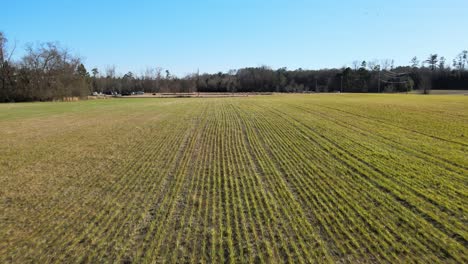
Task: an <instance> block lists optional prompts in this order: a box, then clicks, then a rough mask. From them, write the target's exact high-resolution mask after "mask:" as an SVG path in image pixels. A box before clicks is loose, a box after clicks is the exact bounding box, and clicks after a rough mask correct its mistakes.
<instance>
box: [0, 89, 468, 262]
mask: <svg viewBox="0 0 468 264" xmlns="http://www.w3.org/2000/svg"><path fill="white" fill-rule="evenodd" d="M0 138H1V140H2V141H1V144H0V154H1V155H0V263H8V262H14V263H25V262H37V263H44V262H58V263H71V262H89V263H102V262H128V261H133V262H138V263H141V262H147V263H153V262H203V263H205V262H212V263H220V262H229V263H235V262H261V263H272V262H273V263H274V262H296V263H308V262H320V263H326V262H350V263H356V262H375V263H381V262H393V263H411V262H419V263H447V262H448V263H450V262H453V263H457V262H458V263H466V262H468V248H467V247H468V243H467V240H468V220H467V204H468V188H467V187H468V159H467V156H468V155H467V154H468V97H466V96H465V97H464V96H421V95H366V94H362V95H350V94H325V95H274V96H257V97H248V98H204V99H203V98H186V99H111V100H95V101H81V102H73V103H20V104H2V105H0Z"/></svg>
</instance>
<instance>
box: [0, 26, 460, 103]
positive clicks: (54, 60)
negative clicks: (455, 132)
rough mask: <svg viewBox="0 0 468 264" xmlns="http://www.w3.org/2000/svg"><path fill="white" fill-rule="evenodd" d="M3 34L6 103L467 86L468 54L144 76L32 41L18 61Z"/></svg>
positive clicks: (1, 72) (156, 71)
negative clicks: (139, 94)
mask: <svg viewBox="0 0 468 264" xmlns="http://www.w3.org/2000/svg"><path fill="white" fill-rule="evenodd" d="M7 41H8V40H7V39H6V37H5V36H4V34H3V33H2V32H0V102H21V101H49V100H63V99H64V98H69V97H81V98H86V97H87V96H88V95H89V94H91V93H93V92H98V93H106V94H124V95H125V94H130V93H131V92H136V91H144V92H148V93H192V92H223V93H225V92H229V93H234V92H284V93H289V92H338V91H339V92H360V93H367V92H370V93H378V92H407V91H410V90H413V89H419V90H421V91H423V92H425V93H428V92H429V91H430V90H431V89H447V90H461V89H468V71H467V68H468V51H466V50H464V51H462V52H460V53H459V54H457V55H456V57H455V59H453V61H451V63H448V62H447V60H446V58H445V57H440V56H438V55H437V54H430V55H429V56H428V57H427V58H426V59H424V60H419V59H418V58H417V57H414V58H412V59H411V61H410V65H408V66H394V62H393V61H392V60H382V61H377V60H374V61H354V62H353V63H352V66H351V67H343V68H340V69H320V70H304V69H296V70H288V69H287V68H280V69H272V68H270V67H267V66H261V67H250V68H242V69H238V70H230V71H228V72H219V73H215V74H207V73H204V74H199V73H194V74H189V75H187V76H184V77H178V76H175V75H172V74H171V73H170V72H169V70H164V69H162V68H159V67H156V68H148V69H147V70H146V71H145V72H144V73H143V74H140V75H136V74H134V73H132V72H128V73H126V74H124V75H117V74H116V69H115V67H114V66H108V67H106V69H105V70H104V71H103V72H100V71H99V70H98V69H97V68H94V69H91V72H88V70H87V69H86V68H85V66H84V65H83V63H82V61H81V59H80V58H79V57H77V56H74V55H72V54H70V52H69V51H68V50H66V49H63V48H61V47H60V46H59V45H58V44H56V43H43V44H38V45H27V47H26V50H25V51H26V52H25V55H24V56H23V57H22V58H21V59H19V60H17V61H14V60H12V54H13V52H14V48H11V49H9V50H8V49H7Z"/></svg>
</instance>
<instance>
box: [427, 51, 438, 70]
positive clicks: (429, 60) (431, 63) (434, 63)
mask: <svg viewBox="0 0 468 264" xmlns="http://www.w3.org/2000/svg"><path fill="white" fill-rule="evenodd" d="M437 57H438V55H437V54H431V55H429V58H427V60H426V63H427V64H429V69H431V71H434V70H435V69H436V68H437V62H438V61H439V60H438V58H437Z"/></svg>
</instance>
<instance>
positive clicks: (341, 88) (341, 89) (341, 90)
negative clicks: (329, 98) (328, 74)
mask: <svg viewBox="0 0 468 264" xmlns="http://www.w3.org/2000/svg"><path fill="white" fill-rule="evenodd" d="M342 92H343V75H341V86H340V93H342Z"/></svg>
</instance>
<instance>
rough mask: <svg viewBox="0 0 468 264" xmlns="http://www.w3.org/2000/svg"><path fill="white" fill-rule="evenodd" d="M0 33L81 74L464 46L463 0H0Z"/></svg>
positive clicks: (421, 53) (405, 55) (223, 67)
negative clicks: (45, 50) (73, 57)
mask: <svg viewBox="0 0 468 264" xmlns="http://www.w3.org/2000/svg"><path fill="white" fill-rule="evenodd" d="M2 2H3V3H2V4H1V6H2V10H1V14H2V18H1V22H0V30H1V31H3V32H4V33H5V34H6V36H7V37H8V38H9V39H10V43H11V42H14V41H16V42H17V45H18V49H19V50H20V51H18V52H17V53H16V55H17V57H19V56H21V50H23V48H24V46H25V44H26V43H28V42H32V43H35V42H45V41H58V42H59V43H60V44H61V45H62V46H64V47H67V48H69V49H70V50H71V51H73V52H74V53H75V54H78V55H80V56H81V57H83V58H84V59H85V65H86V66H87V68H88V70H90V69H91V68H93V67H98V68H99V69H102V70H103V69H104V68H105V67H106V65H115V66H116V69H117V72H119V73H125V72H127V71H133V72H134V73H137V74H140V73H142V72H143V71H144V69H145V68H146V67H156V66H159V67H163V68H168V69H169V70H171V72H174V73H176V74H178V75H183V74H186V73H191V72H195V71H196V70H197V69H198V68H199V69H200V72H210V73H212V72H217V71H227V70H229V69H237V68H241V67H246V66H260V65H268V66H271V67H273V68H279V67H288V68H289V69H296V68H299V67H301V68H304V69H316V68H330V67H341V66H344V65H351V64H352V61H354V60H374V59H385V58H388V59H394V60H395V63H396V64H403V65H406V64H409V61H410V59H411V58H412V57H413V56H418V57H419V58H423V57H424V58H425V57H427V56H428V55H429V54H430V53H438V54H440V55H443V56H446V57H447V58H448V59H449V60H450V61H451V59H452V58H453V57H455V55H457V54H458V53H459V52H460V51H461V50H464V49H468V13H467V10H468V1H466V0H445V1H436V0H424V1H423V0H413V1H410V0H408V1H401V0H393V1H381V0H373V1H371V0H357V1H344V0H343V1H338V0H329V1H312V0H310V1H299V0H288V1H286V0H284V1H280V0H269V1H266V0H265V1H264V0H258V1H255V0H251V1H248V0H229V1H221V0H218V1H214V0H209V1H203V0H200V1H188V0H185V1H183V0H172V1H169V0H168V1H156V0H155V1H149V0H148V1H143V0H135V1H130V0H128V1H118V0H114V1H109V0H101V1H90V0H80V1H77V0H75V1H72V0H61V1H58V0H57V1H52V0H43V1H33V0H30V1H26V0H11V1H10V0H8V1H2Z"/></svg>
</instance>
